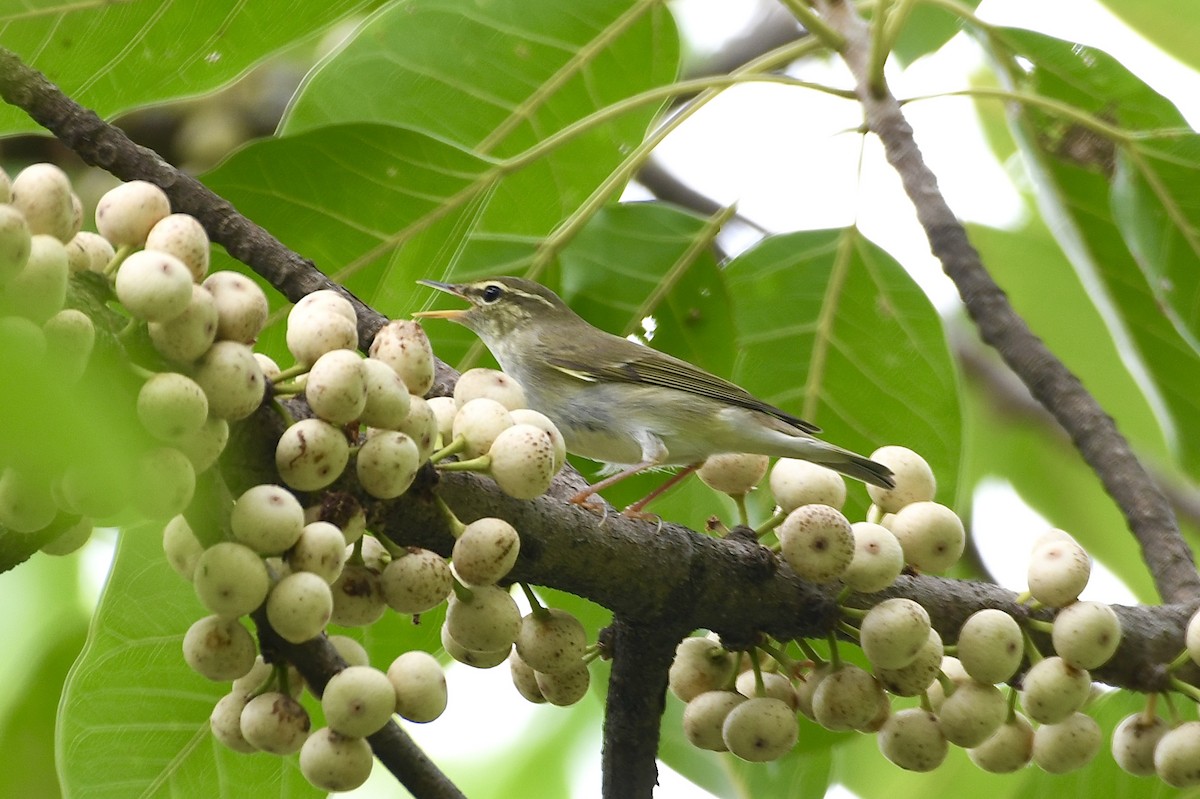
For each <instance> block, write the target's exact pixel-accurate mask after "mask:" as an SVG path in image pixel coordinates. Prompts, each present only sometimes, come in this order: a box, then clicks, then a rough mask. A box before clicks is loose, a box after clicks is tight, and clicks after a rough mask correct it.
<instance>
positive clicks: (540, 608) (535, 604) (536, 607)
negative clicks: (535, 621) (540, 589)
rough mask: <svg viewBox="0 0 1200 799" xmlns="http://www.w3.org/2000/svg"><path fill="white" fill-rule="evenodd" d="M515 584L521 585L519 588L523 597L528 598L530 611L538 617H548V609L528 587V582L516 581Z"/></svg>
mask: <svg viewBox="0 0 1200 799" xmlns="http://www.w3.org/2000/svg"><path fill="white" fill-rule="evenodd" d="M517 585H519V586H521V590H522V591H523V592H524V593H525V598H526V599H528V600H529V608H530V612H531V613H532V614H533V615H534V616H537V617H538V618H539V619H548V618H550V611H549V610H547V609H546V607H545V606H544V605H543V604H542V603H541V602H540V601H539V600H538V598H537V594H535V593H533V589H532V588H530V587H529V584H528V583H523V582H518V583H517Z"/></svg>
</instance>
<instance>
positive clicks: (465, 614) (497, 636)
mask: <svg viewBox="0 0 1200 799" xmlns="http://www.w3.org/2000/svg"><path fill="white" fill-rule="evenodd" d="M446 628H447V630H448V631H449V633H450V637H451V638H453V639H454V640H455V641H458V642H459V643H460V644H462V645H463V646H465V647H466V648H467V649H476V650H480V651H485V652H487V651H494V650H497V649H503V648H504V647H506V646H508V645H510V644H512V643H513V642H514V641H516V640H517V634H518V633H519V632H520V630H521V611H520V610H518V609H517V603H516V602H514V601H513V598H512V596H511V595H510V594H509V593H508V591H506V590H504V589H502V588H497V587H496V586H494V585H480V586H476V587H474V588H472V589H471V598H470V600H469V601H468V600H460V599H458V598H457V597H456V596H454V595H451V597H450V605H449V607H448V608H447V609H446Z"/></svg>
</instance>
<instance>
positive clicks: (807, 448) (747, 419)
mask: <svg viewBox="0 0 1200 799" xmlns="http://www.w3.org/2000/svg"><path fill="white" fill-rule="evenodd" d="M417 282H418V283H420V284H422V285H425V286H428V287H430V288H434V289H437V290H439V291H443V292H446V293H447V294H451V295H454V296H455V297H459V298H461V299H463V300H466V301H467V303H468V304H469V307H468V308H465V309H452V310H435V311H422V312H418V313H416V314H414V316H416V317H418V318H423V319H446V320H449V321H452V322H456V323H458V324H460V325H463V326H464V327H466V328H468V329H469V330H471V331H472V332H474V333H475V334H476V335H477V336H478V337H479V338H480V339H481V340H482V341H483V343H484V345H485V346H486V347H487V348H488V349H489V350H490V351H491V353H492V355H493V356H494V357H495V358H496V361H497V362H498V363H499V364H500V368H501V369H502V370H503V371H504V372H505V373H507V374H508V375H510V376H511V377H512V378H513V379H515V380H516V381H517V383H518V384H520V386H521V388H522V389H523V390H524V392H525V398H526V401H527V403H528V404H529V407H530V408H532V409H533V410H536V411H539V412H541V413H543V414H545V415H546V416H547V417H548V418H549V419H550V420H551V421H552V422H554V424H555V426H557V427H558V429H559V431H560V432H561V433H562V436H563V440H564V442H565V443H566V447H567V451H568V452H571V453H573V454H575V455H580V456H582V457H585V458H588V459H590V460H595V461H601V462H603V463H607V464H614V465H619V466H620V467H621V468H620V470H619V471H617V472H616V473H615V474H612V475H610V476H609V477H607V478H604V479H602V480H600V481H599V482H596V483H594V484H592V485H590V486H588V487H587V488H586V489H584V490H583V491H581V492H579V493H578V494H576V495H575V496H573V497H571V500H570V501H571V502H573V503H575V504H584V505H587V504H590V498H591V497H592V496H594V495H595V494H597V493H598V492H600V491H603V490H605V489H607V488H609V487H610V486H612V485H614V484H616V483H617V482H619V481H621V480H624V479H625V478H627V477H630V476H632V475H634V474H637V473H638V472H642V471H646V470H648V469H654V468H658V467H669V466H682V467H684V469H683V471H681V472H680V473H679V474H677V475H676V476H675V477H674V478H672V479H671V480H670V481H668V482H667V483H666V484H665V485H664V486H662V487H660V488H659V489H658V490H656V491H655V492H653V493H652V494H651V495H650V496H648V497H646V498H644V499H643V500H641V501H640V502H637V503H634V504H633V505H631V506H629V507H628V508H626V509H625V512H626V514H628V515H638V514H639V513H640V511H641V509H642V508H643V507H645V505H646V504H647V503H648V502H649V501H650V500H652V499H653V498H655V497H657V496H658V495H660V494H661V493H662V492H663V491H664V490H666V489H667V488H669V487H670V486H671V485H674V484H675V483H676V482H678V480H680V479H682V477H684V476H686V475H687V474H689V473H690V472H691V471H694V470H695V469H696V468H698V467H699V466H700V465H701V464H703V462H704V460H705V459H706V458H708V457H709V456H712V455H717V454H723V453H752V454H758V455H768V456H772V457H789V458H799V459H802V460H806V461H811V462H813V463H817V464H820V465H822V466H825V467H828V468H830V469H833V470H834V471H837V472H840V473H841V474H844V475H847V476H849V477H852V478H855V479H858V480H861V481H863V482H865V483H869V484H871V485H874V486H879V487H881V488H892V487H894V486H895V482H894V480H893V479H892V478H893V475H892V472H891V470H890V469H888V467H886V466H884V465H883V464H881V463H877V462H875V461H873V460H870V459H869V458H865V457H863V456H861V455H857V454H855V453H853V452H851V451H849V450H847V449H843V448H841V447H838V446H836V445H834V444H831V443H829V442H826V441H823V440H821V439H819V438H817V437H816V435H815V434H816V433H818V432H820V428H818V427H817V426H816V425H813V424H810V423H808V422H806V421H804V420H802V419H799V418H797V417H795V416H793V415H791V414H789V413H787V412H786V411H784V410H781V409H780V408H777V407H775V406H774V405H770V404H769V403H767V402H764V401H763V400H761V399H758V398H757V397H755V396H754V395H753V394H751V393H750V392H748V391H746V390H745V389H743V388H741V387H740V386H738V385H735V384H734V383H731V382H729V381H728V380H725V379H723V378H721V377H718V376H716V375H714V374H711V373H709V372H706V371H705V370H703V369H701V368H699V367H698V366H695V365H693V364H691V363H688V362H687V361H684V360H682V359H680V358H676V357H673V356H671V355H668V354H666V353H663V352H660V351H658V350H655V349H653V348H651V347H649V346H646V345H643V344H639V343H637V342H634V341H630V340H629V339H626V338H622V337H621V336H616V335H613V334H611V333H608V332H605V331H603V330H601V329H599V328H597V327H594V326H593V325H591V324H590V323H589V322H587V321H586V320H585V319H584V318H583V317H581V316H580V315H579V314H577V313H576V312H575V311H574V310H572V309H571V307H570V306H569V305H567V303H566V302H564V301H563V300H562V299H561V298H560V297H559V296H558V295H557V294H555V293H554V292H553V291H551V290H550V289H548V288H546V287H545V286H543V285H541V284H540V283H537V282H535V281H533V280H528V279H525V278H519V277H507V276H505V277H490V278H485V279H482V280H475V281H472V282H469V283H443V282H439V281H435V280H420V281H417Z"/></svg>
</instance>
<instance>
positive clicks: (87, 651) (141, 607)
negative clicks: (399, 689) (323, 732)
mask: <svg viewBox="0 0 1200 799" xmlns="http://www.w3.org/2000/svg"><path fill="white" fill-rule="evenodd" d="M161 538H162V536H161V530H160V528H158V527H149V526H146V527H137V528H130V529H128V530H125V531H123V532H122V533H121V536H120V540H119V543H118V545H117V556H116V561H115V562H114V564H113V569H112V573H111V575H110V576H109V579H108V584H107V585H106V586H105V589H104V596H103V597H102V598H101V601H100V606H99V608H98V609H97V611H96V617H95V619H94V621H93V624H92V629H91V632H90V633H89V635H88V641H87V645H86V646H85V647H84V651H83V654H82V655H81V656H80V659H79V661H78V662H77V663H76V664H75V668H74V669H73V670H72V672H71V675H70V677H69V678H68V680H67V687H66V690H65V692H64V694H63V699H62V704H61V706H60V708H59V726H58V743H57V746H58V752H59V764H60V770H59V776H60V778H61V780H62V784H63V790H64V795H65V796H67V797H76V796H79V797H82V796H86V797H89V799H94V798H96V797H100V798H101V799H102V798H103V797H113V799H118V798H119V799H129V797H144V798H145V799H149V797H194V796H205V797H229V799H234V797H245V796H250V795H253V796H258V797H265V796H279V797H305V796H312V797H316V796H322V795H323V794H324V792H322V791H318V790H317V789H315V788H313V787H312V786H311V785H309V784H308V782H307V781H306V780H305V779H304V778H303V776H302V775H301V774H300V770H299V768H298V766H297V762H296V758H294V757H290V758H281V757H277V756H274V755H268V754H261V753H260V754H254V755H244V754H239V753H236V752H233V751H231V750H229V749H226V748H225V747H224V746H223V745H222V744H220V743H218V742H217V740H216V739H215V738H214V737H213V736H212V734H211V733H210V732H209V728H208V716H209V714H210V713H211V712H212V708H213V705H214V704H216V702H217V700H218V699H220V698H221V696H222V695H223V694H224V693H225V692H227V691H228V685H225V684H217V683H212V682H209V681H207V680H205V679H204V678H203V677H200V676H199V675H197V674H195V673H194V672H192V671H191V670H190V669H189V668H188V667H187V664H186V663H185V662H184V660H183V653H182V644H183V635H184V633H185V632H186V631H187V628H188V626H189V625H191V623H192V622H193V621H195V620H196V619H198V618H200V617H202V616H204V615H205V612H204V610H203V608H202V607H201V606H200V603H199V601H198V600H197V599H196V598H195V595H194V592H193V591H192V589H191V586H190V585H188V584H187V583H186V582H185V581H183V580H182V579H181V578H180V577H179V575H177V574H176V573H175V572H174V571H173V570H172V569H171V567H170V566H169V565H168V564H167V561H166V558H165V557H164V556H163V554H162V543H161Z"/></svg>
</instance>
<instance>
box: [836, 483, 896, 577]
mask: <svg viewBox="0 0 1200 799" xmlns="http://www.w3.org/2000/svg"><path fill="white" fill-rule="evenodd" d="M838 479H839V480H840V479H841V478H840V477H839V478H838ZM850 532H851V533H852V534H853V535H854V557H853V559H852V560H851V561H850V565H849V566H847V567H846V571H844V572H842V581H843V582H845V583H846V586H847V587H849V588H850V590H852V591H858V592H859V593H863V594H872V593H875V592H876V591H882V590H883V589H885V588H887V587H888V586H890V585H891V584H892V583H894V582H896V578H897V577H899V576H900V572H901V571H902V570H903V569H904V550H903V549H902V548H901V546H900V542H899V541H897V540H896V536H894V535H892V531H891V530H889V529H887V528H886V527H884V526H883V525H881V524H872V523H871V522H855V523H854V524H852V525H850Z"/></svg>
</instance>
